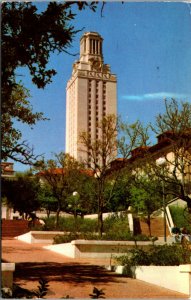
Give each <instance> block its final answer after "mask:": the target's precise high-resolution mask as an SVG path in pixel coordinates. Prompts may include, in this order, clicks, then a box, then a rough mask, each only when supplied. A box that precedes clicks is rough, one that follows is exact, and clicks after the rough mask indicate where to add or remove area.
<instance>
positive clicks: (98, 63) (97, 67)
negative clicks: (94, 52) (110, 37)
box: [92, 59, 101, 71]
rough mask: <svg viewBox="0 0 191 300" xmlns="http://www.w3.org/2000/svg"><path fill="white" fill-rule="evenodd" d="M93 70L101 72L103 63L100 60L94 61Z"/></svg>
mask: <svg viewBox="0 0 191 300" xmlns="http://www.w3.org/2000/svg"><path fill="white" fill-rule="evenodd" d="M92 69H94V70H96V71H100V69H101V62H100V61H99V60H96V59H94V60H93V61H92Z"/></svg>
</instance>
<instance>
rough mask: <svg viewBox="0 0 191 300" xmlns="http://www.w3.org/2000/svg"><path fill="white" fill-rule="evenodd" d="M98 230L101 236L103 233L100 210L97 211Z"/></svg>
mask: <svg viewBox="0 0 191 300" xmlns="http://www.w3.org/2000/svg"><path fill="white" fill-rule="evenodd" d="M98 231H99V236H100V237H102V235H103V213H102V211H101V210H100V211H99V212H98Z"/></svg>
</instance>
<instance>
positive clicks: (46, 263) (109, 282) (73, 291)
mask: <svg viewBox="0 0 191 300" xmlns="http://www.w3.org/2000/svg"><path fill="white" fill-rule="evenodd" d="M42 246H43V245H42V244H27V243H24V242H21V241H18V240H16V239H5V240H2V249H1V250H2V251H1V252H2V260H3V261H4V262H14V263H16V269H15V272H14V282H15V283H17V284H19V285H20V286H21V287H23V288H27V289H30V290H32V289H36V288H37V286H38V281H39V279H40V278H41V277H43V278H45V279H47V280H48V281H49V292H48V294H47V295H46V296H45V298H50V299H60V298H63V297H66V296H67V295H68V296H69V297H70V298H75V299H76V298H81V299H85V298H90V296H89V295H90V294H91V293H92V291H93V287H94V286H95V287H97V288H98V289H103V291H104V292H105V298H115V299H116V298H118V299H119V298H126V299H130V298H152V299H156V298H163V299H164V298H166V299H175V298H176V299H177V298H178V299H187V298H188V296H187V295H184V294H181V293H177V292H174V291H171V290H168V289H165V288H160V287H158V286H156V285H152V284H148V283H145V282H143V281H140V280H136V279H132V278H126V277H124V276H121V275H117V274H115V273H113V272H109V271H107V270H106V269H105V268H104V267H103V266H108V265H109V259H72V258H68V257H66V256H64V255H61V254H57V253H53V252H51V251H49V250H46V249H43V248H42Z"/></svg>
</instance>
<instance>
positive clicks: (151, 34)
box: [15, 2, 191, 171]
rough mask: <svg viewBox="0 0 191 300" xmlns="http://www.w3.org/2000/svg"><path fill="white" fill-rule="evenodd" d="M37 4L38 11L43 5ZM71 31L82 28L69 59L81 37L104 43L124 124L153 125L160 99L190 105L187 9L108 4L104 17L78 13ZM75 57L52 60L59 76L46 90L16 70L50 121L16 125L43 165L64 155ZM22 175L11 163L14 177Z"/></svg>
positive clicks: (167, 4)
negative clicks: (92, 35)
mask: <svg viewBox="0 0 191 300" xmlns="http://www.w3.org/2000/svg"><path fill="white" fill-rule="evenodd" d="M37 3H38V2H36V5H37V6H38V5H39V9H43V7H44V6H45V5H46V4H45V3H39V4H37ZM73 25H74V26H75V28H76V29H82V28H84V29H83V30H82V32H80V33H78V34H77V35H76V37H75V39H74V41H73V43H72V46H71V47H70V48H69V49H68V51H69V52H71V53H73V54H76V53H79V41H80V38H81V36H82V34H83V33H84V32H87V31H97V32H99V33H100V34H101V36H102V37H103V39H104V41H103V55H104V62H105V63H107V64H110V66H111V71H112V72H113V73H114V74H116V75H117V80H118V83H117V97H118V99H117V102H118V114H119V115H120V116H121V117H122V119H123V120H126V121H128V122H134V121H136V120H137V119H139V120H140V121H141V122H143V123H149V122H153V121H154V116H156V115H157V114H158V113H159V112H163V111H164V98H171V97H174V98H176V99H181V100H183V101H189V102H191V83H190V81H191V80H190V79H191V4H188V3H176V2H134V3H130V2H125V3H124V4H122V3H121V2H107V4H106V5H105V8H104V11H103V17H101V13H100V10H99V11H98V12H97V13H93V12H91V11H88V10H86V11H82V12H78V14H77V17H76V19H75V21H73ZM78 57H79V56H78V55H77V56H71V55H68V54H66V53H62V54H59V55H58V54H52V55H51V59H50V63H49V67H53V68H55V69H56V71H57V75H56V76H54V77H53V82H52V83H51V84H49V85H48V86H47V87H46V88H45V89H44V90H40V89H37V88H36V87H35V86H34V85H33V84H32V81H31V77H30V75H29V73H28V72H27V70H26V69H18V70H17V74H18V75H22V76H19V79H21V80H22V81H23V83H24V85H25V86H26V87H27V88H28V89H29V90H30V94H31V99H30V101H31V104H32V106H33V109H34V111H42V112H44V115H45V116H46V117H48V118H50V120H49V121H44V122H43V121H42V122H39V123H38V124H37V125H35V126H34V128H33V129H30V128H29V127H28V126H25V125H23V124H18V123H16V125H17V126H18V128H20V129H21V130H22V132H23V139H24V140H27V141H28V142H29V144H30V145H32V146H34V149H35V153H36V154H44V155H45V158H47V159H48V158H51V157H52V153H58V152H60V151H64V150H65V104H66V103H65V101H66V94H65V90H66V83H67V81H68V79H69V78H70V76H71V72H72V64H73V62H74V61H75V60H77V59H78ZM26 169H28V167H27V166H23V165H21V164H19V163H15V170H16V171H23V170H26Z"/></svg>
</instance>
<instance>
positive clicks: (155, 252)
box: [116, 244, 191, 267]
mask: <svg viewBox="0 0 191 300" xmlns="http://www.w3.org/2000/svg"><path fill="white" fill-rule="evenodd" d="M190 259H191V249H190V248H188V247H182V245H177V244H172V245H167V244H165V245H157V246H156V245H154V246H151V247H148V248H147V250H144V249H141V248H134V249H132V250H129V251H128V253H127V254H126V255H122V256H120V257H116V261H117V262H118V263H119V264H121V265H123V266H125V265H127V266H131V267H132V266H141V265H142V266H150V265H155V266H178V265H180V264H189V263H190Z"/></svg>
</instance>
